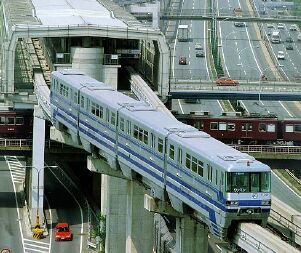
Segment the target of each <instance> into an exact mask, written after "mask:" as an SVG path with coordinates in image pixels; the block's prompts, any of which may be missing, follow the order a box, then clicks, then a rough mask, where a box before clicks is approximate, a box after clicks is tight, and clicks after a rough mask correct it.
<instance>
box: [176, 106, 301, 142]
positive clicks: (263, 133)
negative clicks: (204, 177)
mask: <svg viewBox="0 0 301 253" xmlns="http://www.w3.org/2000/svg"><path fill="white" fill-rule="evenodd" d="M174 115H175V117H176V118H177V119H178V120H179V121H182V122H184V123H186V124H189V125H192V126H194V127H196V128H198V129H200V130H202V131H204V132H206V133H208V134H210V135H211V136H212V137H214V138H216V139H219V140H221V141H223V142H225V143H232V144H237V143H238V144H275V143H280V144H291V143H293V144H295V145H300V144H301V119H283V120H279V119H278V118H277V117H275V116H273V117H242V116H220V117H210V116H209V115H206V113H202V112H192V113H190V114H177V113H174Z"/></svg>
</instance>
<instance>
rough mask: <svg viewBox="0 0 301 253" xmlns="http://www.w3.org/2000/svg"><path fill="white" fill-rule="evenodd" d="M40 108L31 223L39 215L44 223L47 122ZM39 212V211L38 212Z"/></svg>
mask: <svg viewBox="0 0 301 253" xmlns="http://www.w3.org/2000/svg"><path fill="white" fill-rule="evenodd" d="M41 115H42V112H41V109H40V108H39V106H35V107H34V120H33V147H32V169H31V171H32V182H31V187H32V188H31V210H32V211H31V222H32V224H34V223H35V221H36V215H37V214H39V216H40V221H43V217H44V214H43V200H44V150H45V120H44V119H43V118H42V117H41ZM37 210H38V211H37Z"/></svg>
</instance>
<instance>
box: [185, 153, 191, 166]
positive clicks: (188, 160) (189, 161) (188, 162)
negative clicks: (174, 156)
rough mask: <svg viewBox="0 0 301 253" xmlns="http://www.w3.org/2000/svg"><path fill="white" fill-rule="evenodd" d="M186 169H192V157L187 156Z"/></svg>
mask: <svg viewBox="0 0 301 253" xmlns="http://www.w3.org/2000/svg"><path fill="white" fill-rule="evenodd" d="M186 168H187V169H190V168H191V155H189V154H186Z"/></svg>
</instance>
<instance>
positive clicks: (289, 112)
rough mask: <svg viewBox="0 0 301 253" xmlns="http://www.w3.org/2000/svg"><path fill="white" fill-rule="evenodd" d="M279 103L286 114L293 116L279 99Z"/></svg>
mask: <svg viewBox="0 0 301 253" xmlns="http://www.w3.org/2000/svg"><path fill="white" fill-rule="evenodd" d="M279 103H280V105H281V106H282V107H283V109H284V110H285V111H286V112H287V113H288V115H289V116H290V117H292V118H293V117H294V116H293V115H292V114H291V113H290V112H289V111H288V109H287V108H286V107H285V106H284V104H283V103H282V102H281V101H279Z"/></svg>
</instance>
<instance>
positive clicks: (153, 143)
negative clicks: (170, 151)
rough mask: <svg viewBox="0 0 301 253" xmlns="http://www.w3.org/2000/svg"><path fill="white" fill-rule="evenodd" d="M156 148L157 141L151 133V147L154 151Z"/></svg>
mask: <svg viewBox="0 0 301 253" xmlns="http://www.w3.org/2000/svg"><path fill="white" fill-rule="evenodd" d="M155 146H156V141H155V136H154V134H153V133H151V147H152V149H155Z"/></svg>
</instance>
